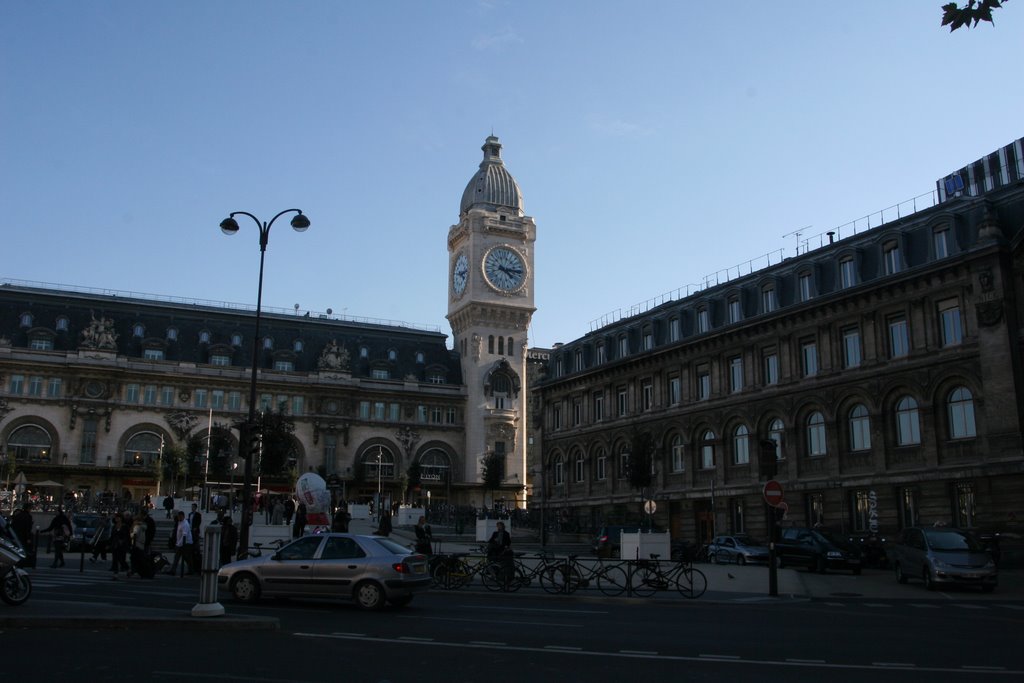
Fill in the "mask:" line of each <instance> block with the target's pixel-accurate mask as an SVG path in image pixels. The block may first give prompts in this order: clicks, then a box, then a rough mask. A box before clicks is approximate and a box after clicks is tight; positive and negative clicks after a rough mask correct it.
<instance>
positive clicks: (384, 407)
mask: <svg viewBox="0 0 1024 683" xmlns="http://www.w3.org/2000/svg"><path fill="white" fill-rule="evenodd" d="M387 415H388V404H387V403H385V402H384V401H374V402H373V419H374V420H384V418H386V417H387Z"/></svg>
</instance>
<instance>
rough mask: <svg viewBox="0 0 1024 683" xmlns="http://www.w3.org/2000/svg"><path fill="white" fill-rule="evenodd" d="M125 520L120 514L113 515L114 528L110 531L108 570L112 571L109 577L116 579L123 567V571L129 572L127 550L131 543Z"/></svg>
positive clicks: (129, 530) (129, 531)
mask: <svg viewBox="0 0 1024 683" xmlns="http://www.w3.org/2000/svg"><path fill="white" fill-rule="evenodd" d="M124 522H125V520H124V518H123V517H121V515H114V528H113V530H112V531H111V532H110V555H111V557H112V558H113V560H112V562H111V564H110V571H111V572H113V576H112V577H111V578H113V579H114V581H117V575H118V573H119V572H120V571H121V570H122V569H124V571H125V572H128V573H129V574H130V573H131V570H130V569H129V567H128V560H127V556H128V550H129V548H130V545H131V529H130V528H129V527H128V526H127V525H126V524H125V523H124Z"/></svg>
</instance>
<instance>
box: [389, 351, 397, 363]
mask: <svg viewBox="0 0 1024 683" xmlns="http://www.w3.org/2000/svg"><path fill="white" fill-rule="evenodd" d="M388 360H389V361H391V362H394V361H396V360H398V351H397V350H395V349H388Z"/></svg>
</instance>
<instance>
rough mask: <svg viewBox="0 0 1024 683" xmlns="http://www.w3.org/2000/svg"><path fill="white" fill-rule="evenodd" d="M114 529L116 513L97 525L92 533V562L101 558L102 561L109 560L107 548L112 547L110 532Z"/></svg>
mask: <svg viewBox="0 0 1024 683" xmlns="http://www.w3.org/2000/svg"><path fill="white" fill-rule="evenodd" d="M113 531H114V515H110V516H109V517H107V518H105V519H104V520H103V521H102V522H100V523H99V524H98V525H97V526H96V531H95V532H94V533H93V535H92V557H90V558H89V561H90V562H95V561H96V558H99V559H100V560H101V561H102V562H106V561H107V549H108V548H109V547H110V534H111V533H112V532H113Z"/></svg>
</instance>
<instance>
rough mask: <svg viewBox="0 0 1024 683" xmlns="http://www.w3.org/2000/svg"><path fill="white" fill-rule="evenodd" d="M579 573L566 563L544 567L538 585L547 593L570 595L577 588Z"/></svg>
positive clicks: (579, 579) (579, 578)
mask: <svg viewBox="0 0 1024 683" xmlns="http://www.w3.org/2000/svg"><path fill="white" fill-rule="evenodd" d="M581 580H582V579H581V577H580V572H579V570H578V569H576V568H575V567H573V566H572V565H571V564H569V563H568V562H563V563H561V564H556V565H553V566H550V567H546V568H545V569H544V571H543V572H541V575H540V585H541V588H543V589H544V590H545V591H546V592H548V593H553V594H554V593H571V592H573V591H574V590H576V587H577V586H579V584H580V581H581Z"/></svg>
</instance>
